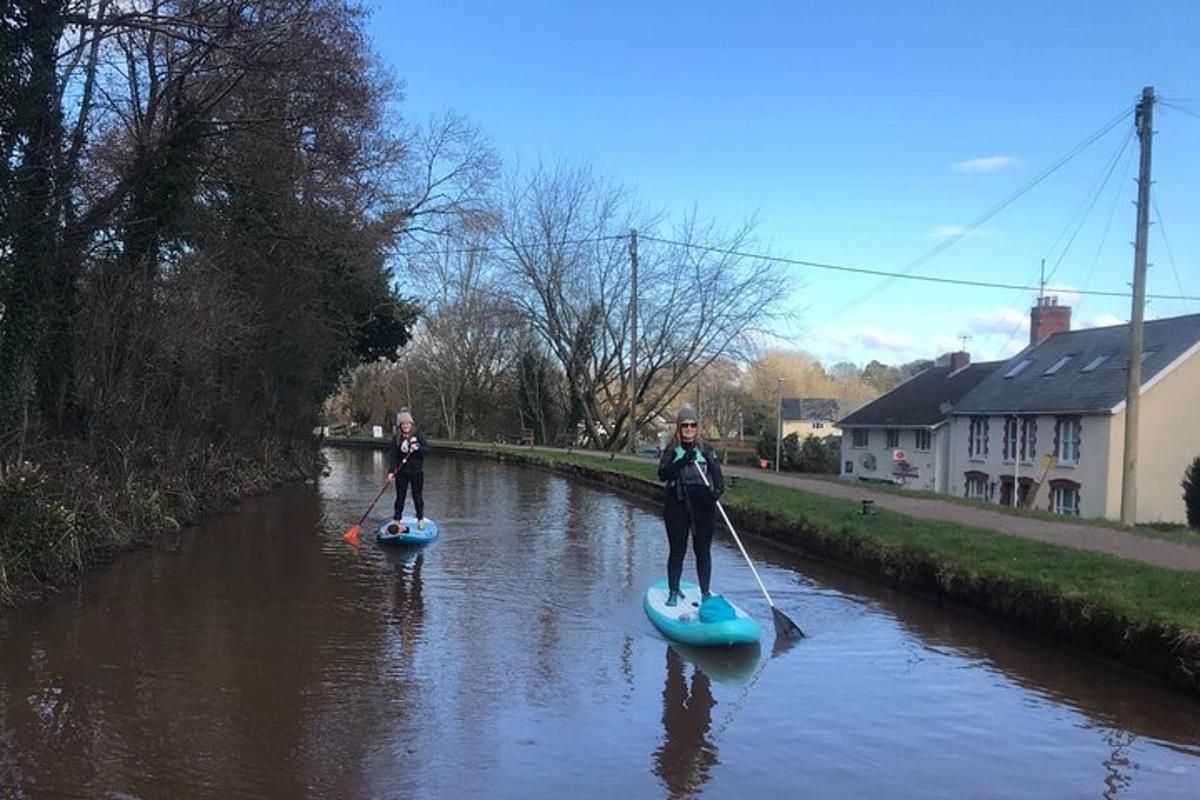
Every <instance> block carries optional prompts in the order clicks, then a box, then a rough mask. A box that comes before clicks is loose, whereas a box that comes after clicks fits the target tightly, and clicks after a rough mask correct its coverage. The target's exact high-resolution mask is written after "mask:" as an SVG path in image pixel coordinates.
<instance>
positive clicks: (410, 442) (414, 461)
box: [392, 428, 429, 475]
mask: <svg viewBox="0 0 1200 800" xmlns="http://www.w3.org/2000/svg"><path fill="white" fill-rule="evenodd" d="M428 452H429V442H427V441H426V440H425V434H423V433H421V431H419V430H418V429H417V428H413V430H412V433H410V434H409V435H408V437H407V438H406V437H404V436H401V435H400V434H399V433H397V436H396V440H395V442H394V443H393V445H392V472H399V471H400V470H401V469H403V470H404V472H406V473H407V474H409V475H420V474H421V472H422V471H424V469H425V454H426V453H428ZM405 456H407V457H408V461H407V462H405V461H404V458H405ZM402 463H403V464H404V466H403V467H401V466H400V465H401V464H402Z"/></svg>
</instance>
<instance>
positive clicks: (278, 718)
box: [0, 451, 1200, 800]
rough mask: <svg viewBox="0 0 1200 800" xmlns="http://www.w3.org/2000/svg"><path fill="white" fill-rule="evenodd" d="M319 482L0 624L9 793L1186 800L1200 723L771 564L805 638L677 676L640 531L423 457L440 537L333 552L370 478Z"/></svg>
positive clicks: (603, 495)
mask: <svg viewBox="0 0 1200 800" xmlns="http://www.w3.org/2000/svg"><path fill="white" fill-rule="evenodd" d="M329 456H330V459H331V463H332V474H331V475H330V476H329V477H328V478H326V479H324V480H323V481H321V483H320V484H319V485H318V486H316V487H311V486H310V487H302V488H296V489H292V490H288V491H285V492H281V493H279V494H276V495H274V496H272V497H268V498H264V499H261V500H256V501H253V502H248V503H246V504H245V505H244V506H243V507H242V508H241V509H240V510H238V511H236V512H233V513H230V514H228V515H226V516H223V517H221V518H218V519H214V520H212V521H210V522H208V523H207V524H205V525H203V526H201V527H200V528H199V529H197V530H195V531H190V532H188V533H186V534H184V535H181V536H179V537H178V538H177V539H176V540H174V541H172V542H169V543H166V544H164V545H163V546H162V547H159V548H156V549H155V550H153V551H146V552H141V553H136V554H133V555H130V556H127V557H125V558H122V559H121V560H119V561H118V562H117V563H116V564H114V565H113V566H111V567H109V568H107V569H105V570H103V571H102V572H101V573H100V574H97V575H95V576H93V577H92V578H90V579H89V580H87V581H86V582H84V584H83V585H82V586H80V587H79V588H78V589H73V590H71V591H70V592H68V593H66V594H64V595H61V596H59V597H57V598H54V599H52V600H50V601H48V602H45V603H41V604H38V605H35V606H33V607H29V608H24V609H20V610H18V611H15V612H11V613H8V614H4V615H0V797H6V798H7V797H18V798H24V797H30V798H41V797H50V798H53V797H112V798H177V797H179V798H182V797H206V798H208V797H211V798H227V797H272V798H299V797H312V798H357V797H381V798H383V797H386V798H394V797H395V798H404V797H419V798H426V797H428V798H450V797H456V798H457V797H514V798H515V797H571V798H587V797H604V798H613V797H620V798H622V799H623V800H625V799H626V798H628V800H633V798H643V797H686V796H692V795H702V796H707V797H722V798H724V797H734V798H743V797H758V798H776V797H838V798H840V797H855V798H857V797H889V798H892V797H912V798H931V797H946V798H963V797H972V798H1021V797H1028V798H1074V797H1080V798H1092V797H1103V798H1116V797H1130V798H1133V797H1138V798H1141V797H1149V798H1175V797H1178V798H1195V797H1200V702H1197V701H1196V700H1194V699H1191V698H1189V697H1186V696H1183V695H1181V694H1177V693H1175V692H1173V691H1171V690H1169V689H1165V688H1162V687H1159V686H1157V685H1154V684H1152V683H1149V682H1147V681H1145V680H1143V679H1141V678H1139V677H1137V676H1134V675H1130V674H1128V673H1125V672H1123V671H1121V670H1119V669H1116V668H1113V667H1109V666H1107V665H1104V664H1100V663H1097V662H1094V661H1090V660H1087V659H1084V658H1081V657H1078V656H1076V655H1072V654H1070V653H1066V652H1063V651H1060V650H1058V649H1055V648H1053V647H1052V646H1049V645H1048V644H1045V643H1042V642H1038V641H1035V640H1031V639H1029V638H1027V637H1024V636H1021V635H1019V634H1016V633H1013V632H1011V631H1007V630H1003V629H1000V628H998V627H996V626H995V625H993V624H991V623H990V622H988V621H986V620H983V619H980V618H977V617H975V616H972V615H969V614H966V613H963V612H960V611H957V610H954V609H949V608H944V607H941V606H939V605H937V604H935V603H931V602H927V601H924V600H921V599H918V598H913V597H909V596H907V595H904V594H902V593H898V592H893V591H889V590H887V589H883V588H880V587H879V586H877V585H875V584H873V583H871V582H870V581H868V580H865V579H862V578H858V577H855V576H852V575H847V574H845V573H842V572H839V571H837V570H835V569H832V568H829V567H825V566H821V565H814V564H811V563H807V562H803V561H800V560H798V559H795V558H794V557H791V556H788V555H785V554H780V553H777V552H775V551H774V550H772V549H771V548H769V547H766V546H756V547H753V548H752V553H753V554H754V555H755V557H756V558H757V559H759V562H760V564H761V565H763V577H764V580H766V581H767V582H768V585H769V586H771V587H775V595H776V601H777V602H778V603H779V604H780V605H781V607H783V608H784V609H785V610H786V611H787V612H788V613H789V614H790V615H791V616H792V617H793V618H795V619H796V620H797V621H798V622H799V623H800V624H801V626H802V627H803V628H804V629H805V631H806V632H807V633H808V634H809V636H810V638H809V639H807V640H805V641H804V642H802V643H800V644H799V645H797V646H795V647H792V648H790V649H788V650H786V651H783V652H780V653H777V654H772V652H771V651H770V641H769V639H768V641H767V642H766V644H765V646H764V649H763V650H762V651H759V650H757V649H755V650H752V651H750V652H748V653H746V652H741V653H732V654H731V653H724V654H720V655H717V656H714V655H712V654H706V653H705V652H703V651H700V652H697V651H690V650H683V649H676V648H675V647H674V646H672V645H669V644H667V642H666V641H664V640H663V639H662V638H661V637H660V636H659V635H658V634H657V633H656V632H655V631H654V629H653V628H652V627H651V626H650V624H649V622H648V621H647V620H646V618H645V615H644V614H643V612H642V610H641V607H640V600H641V594H642V591H643V590H644V588H645V587H646V585H647V584H648V583H649V582H650V581H652V580H653V579H655V578H657V577H659V575H660V573H661V571H662V570H663V568H664V562H665V555H666V545H665V541H664V536H663V533H662V530H661V523H660V522H659V520H658V518H657V517H656V515H655V513H654V509H653V508H646V507H644V506H641V505H638V504H636V503H633V502H630V501H628V500H626V499H624V498H621V497H618V496H614V495H612V494H609V493H607V492H604V491H602V490H598V489H593V488H591V487H589V486H586V485H582V484H580V483H576V482H572V481H568V480H566V479H563V478H559V477H555V476H550V475H547V474H543V473H540V472H536V471H530V470H523V469H520V468H516V467H506V466H502V465H498V464H494V463H491V462H487V461H479V460H469V459H453V458H437V459H435V458H431V459H430V461H429V465H428V476H427V479H426V495H427V498H428V503H429V512H430V515H431V516H433V517H434V518H436V519H438V520H439V521H440V523H441V524H442V536H441V538H440V539H439V540H438V541H437V542H435V543H434V544H433V545H432V546H430V547H429V548H427V549H426V550H425V551H424V552H415V553H398V552H391V551H384V550H382V549H380V548H378V547H376V546H375V545H374V544H373V543H371V542H370V540H369V539H366V540H365V542H364V546H363V547H362V548H361V550H357V551H356V550H353V549H350V548H348V547H347V546H346V545H345V544H344V543H343V542H342V541H341V533H342V531H343V530H344V529H345V527H346V526H347V525H348V524H349V523H350V522H351V521H353V519H354V518H356V517H357V515H358V514H359V513H361V509H362V508H363V507H365V505H366V503H367V502H369V500H370V498H371V497H372V496H373V494H374V492H375V490H376V489H377V487H378V486H379V485H380V483H381V481H382V478H383V476H384V473H385V467H384V463H383V460H382V457H381V455H379V454H375V453H371V452H365V451H352V452H348V451H331V452H330V453H329ZM722 542H723V545H722V547H720V548H719V550H720V551H719V552H717V553H715V554H714V555H715V575H716V579H715V583H716V588H718V589H719V590H722V591H724V592H725V593H726V594H728V595H730V596H731V597H732V598H734V599H735V600H736V601H737V602H738V603H740V604H742V605H743V606H744V607H746V608H747V609H748V610H750V611H751V612H752V613H754V614H755V615H756V616H757V617H758V618H759V619H760V621H762V622H763V623H764V625H766V626H767V628H768V629H769V619H770V615H769V613H768V611H767V607H766V603H765V601H763V600H762V599H761V598H760V597H759V596H758V595H757V590H756V587H755V586H754V583H753V580H752V579H751V577H750V575H749V573H748V571H747V570H746V568H745V567H744V566H743V565H742V563H741V561H740V557H739V556H738V555H737V552H736V551H735V550H733V549H732V547H731V546H726V545H727V543H725V542H724V540H722ZM691 569H692V566H691V562H690V561H689V565H688V571H689V572H690V571H691Z"/></svg>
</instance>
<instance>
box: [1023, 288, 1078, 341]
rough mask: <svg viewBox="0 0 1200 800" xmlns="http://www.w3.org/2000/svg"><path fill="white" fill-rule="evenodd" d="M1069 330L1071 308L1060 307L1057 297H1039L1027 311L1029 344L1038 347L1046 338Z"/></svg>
mask: <svg viewBox="0 0 1200 800" xmlns="http://www.w3.org/2000/svg"><path fill="white" fill-rule="evenodd" d="M1069 330H1071V307H1070V306H1060V305H1059V304H1058V296H1057V295H1051V296H1049V297H1039V298H1038V301H1037V304H1036V305H1034V307H1033V308H1032V309H1030V311H1029V343H1030V344H1031V345H1038V344H1041V343H1042V342H1044V341H1045V340H1046V339H1047V337H1049V336H1052V335H1053V334H1056V333H1066V332H1067V331H1069Z"/></svg>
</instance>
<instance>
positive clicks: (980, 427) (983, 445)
mask: <svg viewBox="0 0 1200 800" xmlns="http://www.w3.org/2000/svg"><path fill="white" fill-rule="evenodd" d="M987 454H988V418H987V417H971V422H970V425H969V426H968V428H967V457H968V458H970V459H971V460H972V461H985V460H986V459H987Z"/></svg>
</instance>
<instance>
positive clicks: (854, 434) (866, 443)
mask: <svg viewBox="0 0 1200 800" xmlns="http://www.w3.org/2000/svg"><path fill="white" fill-rule="evenodd" d="M860 433H861V434H862V443H861V444H859V441H858V435H859V434H860ZM870 446H871V429H870V428H851V429H850V447H852V448H853V449H855V450H866V449H867V448H868V447H870Z"/></svg>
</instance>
